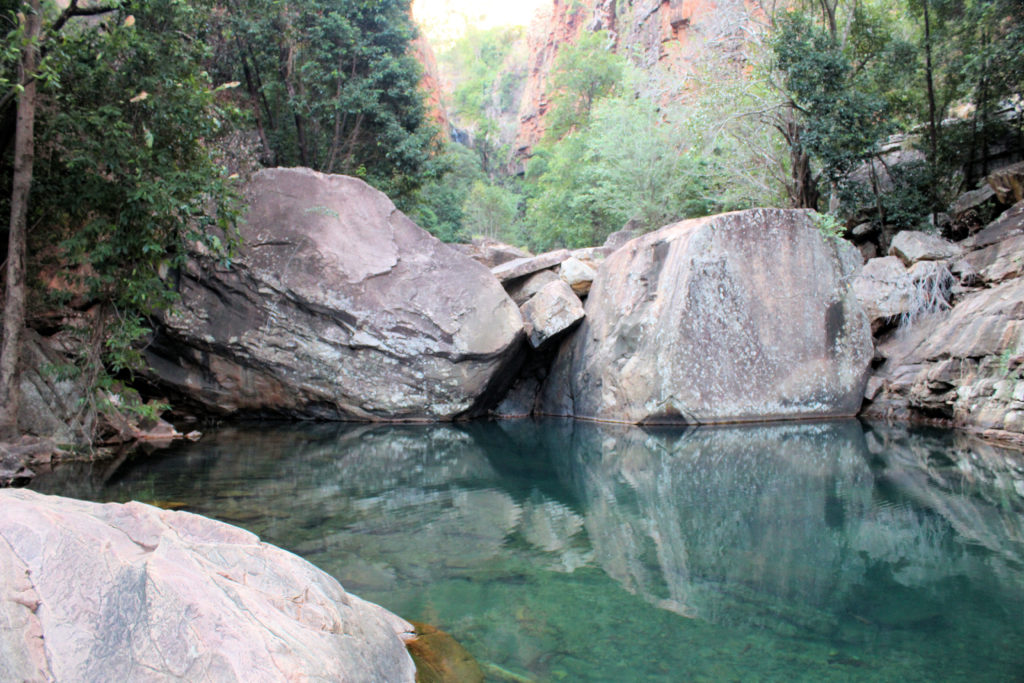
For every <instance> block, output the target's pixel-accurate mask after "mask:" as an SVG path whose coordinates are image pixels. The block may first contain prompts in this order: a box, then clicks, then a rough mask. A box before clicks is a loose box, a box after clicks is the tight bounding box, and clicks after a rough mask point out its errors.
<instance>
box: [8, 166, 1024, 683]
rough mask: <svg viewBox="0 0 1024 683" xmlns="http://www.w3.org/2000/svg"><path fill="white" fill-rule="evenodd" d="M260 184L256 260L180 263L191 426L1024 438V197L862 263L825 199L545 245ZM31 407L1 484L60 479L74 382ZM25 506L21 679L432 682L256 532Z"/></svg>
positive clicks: (170, 341)
mask: <svg viewBox="0 0 1024 683" xmlns="http://www.w3.org/2000/svg"><path fill="white" fill-rule="evenodd" d="M249 196H250V199H251V204H250V212H249V216H248V220H247V221H246V223H245V227H244V229H243V237H244V239H245V245H246V246H245V247H244V248H243V251H242V253H241V254H239V256H238V259H237V261H236V262H235V263H234V264H233V265H232V267H231V268H224V267H221V266H219V265H218V264H215V263H213V262H211V261H210V260H208V259H206V258H205V257H204V256H203V255H202V254H199V253H197V254H195V255H194V258H193V259H192V261H191V262H190V264H189V266H188V267H187V268H186V269H184V270H183V271H182V272H181V273H178V274H176V275H175V277H177V278H178V283H179V289H180V292H181V294H182V305H181V307H180V308H179V309H178V310H175V311H173V312H169V313H167V314H166V315H165V317H164V318H163V320H162V321H161V325H160V326H159V328H158V329H157V331H156V332H155V334H154V336H153V338H152V339H151V340H149V344H148V345H147V347H146V349H145V353H146V356H147V359H148V361H149V363H150V366H151V368H152V369H151V371H150V373H149V375H148V376H147V377H146V378H145V380H146V383H147V385H148V387H149V390H150V391H151V392H154V393H155V394H157V395H159V396H161V397H166V398H168V399H170V400H171V401H172V402H173V403H174V404H175V405H176V409H177V411H178V412H177V417H178V418H184V419H186V420H187V419H188V418H191V419H192V420H193V421H199V420H201V419H203V418H204V417H208V416H210V415H214V416H218V417H222V418H244V417H249V418H253V417H255V418H266V417H272V418H286V419H295V418H299V419H320V420H325V419H326V420H344V421H368V422H389V421H398V422H403V421H404V422H447V421H454V420H464V419H469V418H474V417H481V416H497V417H518V416H533V415H536V416H540V415H562V416H567V417H574V418H582V419H591V420H600V421H605V422H620V423H626V424H634V425H650V424H685V425H700V424H720V423H734V422H755V421H765V420H801V419H826V418H835V417H852V416H855V415H858V414H859V415H862V416H866V417H869V418H872V419H884V420H898V421H932V422H939V423H942V424H945V425H949V426H953V427H956V428H959V429H963V430H966V431H972V432H977V433H980V434H981V435H983V436H985V437H988V438H990V439H995V440H999V441H1001V442H1004V443H1012V444H1015V445H1016V446H1018V447H1021V446H1024V339H1022V337H1024V201H1021V199H1022V198H1021V197H1014V198H1015V199H1016V200H1017V203H1016V204H1014V205H1012V206H1011V207H1010V208H1009V209H1007V210H1005V211H1004V212H1002V213H1001V214H1000V215H999V216H998V217H997V218H996V220H994V221H993V222H991V223H990V224H988V225H987V226H984V227H983V228H982V229H980V230H978V231H975V232H974V233H973V234H970V235H969V236H968V237H967V238H966V239H963V240H961V241H960V242H956V243H954V242H950V241H947V240H944V239H942V238H940V237H937V236H935V235H930V234H924V233H910V232H905V233H900V234H899V235H897V236H896V239H893V240H892V244H891V245H890V246H889V249H888V255H886V256H884V257H878V258H872V259H870V260H868V261H867V262H866V263H864V264H863V266H862V258H861V256H860V254H858V252H857V250H856V249H855V248H854V247H853V246H851V245H850V244H849V243H847V242H844V241H842V240H837V239H835V238H831V237H827V236H825V235H823V234H822V233H821V232H820V231H819V230H818V229H817V227H816V225H815V219H814V217H813V215H812V214H810V213H808V212H805V211H796V210H778V209H772V210H768V209H757V210H751V211H743V212H736V213H732V214H724V215H720V216H712V217H708V218H704V219H696V220H691V221H683V222H681V223H677V224H674V225H670V226H666V227H664V228H662V229H661V230H658V231H655V232H652V233H648V234H646V235H641V236H634V235H631V234H628V233H617V234H615V235H613V236H612V238H611V239H610V240H609V242H608V243H607V244H606V245H604V246H602V247H597V248H591V249H583V250H576V251H572V252H570V251H567V250H560V251H556V252H551V253H548V254H541V255H536V256H534V255H530V254H525V253H523V252H521V251H519V250H516V249H515V248H513V247H508V246H507V245H500V244H495V243H488V242H478V243H475V244H473V245H466V246H461V247H454V248H453V247H451V246H448V245H444V244H442V243H440V242H439V241H437V240H436V239H434V238H433V237H431V236H430V235H428V234H427V233H426V232H424V231H423V230H421V229H420V228H418V227H417V226H415V225H414V224H413V223H412V222H411V221H409V220H408V219H407V218H405V217H404V216H403V215H402V214H401V213H400V212H398V211H397V209H395V207H394V205H393V204H392V203H391V202H390V200H388V199H387V197H385V196H384V195H383V194H381V193H379V192H377V191H376V190H373V189H372V188H370V187H369V186H367V185H366V184H365V183H362V182H361V181H359V180H356V179H352V178H344V177H340V176H324V175H322V174H318V173H314V172H312V171H308V170H305V169H270V170H266V171H262V172H260V173H258V174H257V175H256V177H255V179H254V180H253V181H252V184H251V185H250V188H249ZM989 198H991V197H989ZM33 344H34V345H35V346H34V347H33V348H34V349H35V352H36V353H38V354H40V355H41V357H45V356H47V355H48V354H53V353H56V350H55V349H54V348H48V347H47V340H46V339H43V338H38V339H35V338H33ZM37 374H40V373H37ZM26 375H27V376H31V374H30V373H26ZM40 376H41V374H40ZM29 381H31V380H29ZM33 391H34V392H35V393H32V392H33ZM26 395H28V396H30V400H29V401H28V402H27V404H28V405H29V406H30V407H29V409H28V410H27V411H26V421H25V427H26V431H28V432H29V434H27V435H26V437H25V438H24V439H23V440H22V441H21V442H19V443H17V444H8V445H3V446H2V447H0V478H2V480H3V481H2V483H7V484H10V483H23V482H24V481H26V480H27V479H30V478H31V477H32V476H33V474H34V470H35V469H39V468H45V467H48V466H51V464H52V462H53V460H54V455H55V453H57V454H59V453H60V446H59V444H61V443H63V442H66V441H67V440H69V438H70V437H69V435H70V434H71V433H72V432H73V431H74V429H75V425H74V424H73V422H71V421H70V420H68V419H67V417H68V410H67V406H68V405H73V401H74V396H75V395H76V388H75V387H74V385H73V383H68V382H64V383H57V384H55V383H53V382H49V383H45V382H44V383H42V384H41V383H39V382H35V383H33V384H32V386H31V387H29V390H28V391H26ZM58 399H59V400H58ZM62 407H63V408H62ZM62 410H63V411H64V412H63V413H62ZM62 429H63V431H62ZM182 431H185V430H182ZM107 432H108V433H109V434H110V435H111V437H112V439H113V441H112V443H136V444H137V443H142V442H149V441H151V440H152V439H160V440H164V441H166V440H173V439H177V438H183V434H182V432H181V431H178V430H176V429H174V428H173V427H171V426H170V425H169V424H167V423H163V422H162V421H155V422H151V423H145V422H132V421H129V420H126V419H125V420H120V421H118V420H116V419H112V420H111V424H110V425H108V429H107ZM115 466H116V465H115ZM1018 493H1019V492H1018ZM0 510H2V514H0V538H2V539H3V540H4V543H3V544H0V548H2V552H0V573H3V574H4V575H6V579H5V580H4V585H6V586H8V587H10V588H11V590H13V593H10V591H9V593H10V594H9V595H8V596H7V598H6V599H5V600H4V601H2V602H0V608H2V613H0V619H2V620H3V621H4V623H7V624H8V625H9V627H10V628H7V629H5V631H4V632H5V634H6V635H5V636H4V637H3V638H0V677H3V678H12V677H13V678H19V679H26V680H28V679H32V680H35V679H54V678H55V679H61V680H63V679H67V680H71V679H78V678H83V677H84V678H89V677H90V675H92V674H96V673H97V672H102V673H103V675H104V676H109V674H110V673H112V672H113V673H116V674H117V675H118V677H131V676H132V675H134V673H138V671H139V670H141V669H139V668H138V667H144V668H145V670H146V671H147V672H148V673H147V676H148V675H149V674H152V676H151V677H152V678H154V679H164V678H167V679H171V678H176V677H177V678H181V677H183V676H184V677H187V678H194V677H197V676H198V677H203V676H210V677H214V678H218V679H234V680H244V679H245V678H246V677H247V676H250V675H251V674H252V672H253V671H256V670H259V671H264V672H265V673H266V674H267V676H268V677H271V678H273V677H287V676H288V675H289V672H301V675H303V676H309V675H313V674H311V673H310V672H320V673H319V674H316V675H322V676H323V677H324V678H345V679H346V680H357V678H358V677H362V678H360V680H362V679H365V680H413V679H414V677H415V671H414V668H413V663H412V659H411V658H410V656H409V654H408V652H407V651H406V643H407V641H409V640H410V639H412V638H413V637H414V636H413V627H412V626H411V625H410V624H408V623H406V622H404V621H403V620H401V619H399V618H398V617H396V616H394V615H391V614H390V613H387V612H386V611H384V610H383V609H381V608H379V607H377V606H375V605H371V604H369V603H365V602H363V601H361V600H359V599H358V598H356V597H355V596H352V595H350V594H347V593H345V591H344V589H342V588H341V586H340V585H338V584H337V582H336V581H334V580H333V579H331V578H330V577H329V576H327V575H326V574H324V573H323V572H320V571H319V570H317V569H315V568H314V567H312V565H308V564H307V563H304V562H302V561H301V560H299V559H298V558H296V557H294V556H291V555H290V554H288V553H285V552H283V551H281V550H279V549H277V548H274V547H273V546H268V545H266V544H263V543H260V542H259V539H258V538H256V537H255V536H253V535H252V534H249V533H248V532H245V531H242V530H240V529H237V528H234V527H231V526H228V525H225V524H221V523H218V522H213V521H211V520H207V519H204V518H201V517H198V516H195V515H189V514H187V513H180V512H170V511H163V510H159V509H157V508H151V507H149V506H145V505H141V504H138V503H130V504H127V505H97V504H93V503H85V502H81V501H75V500H71V499H63V498H57V497H52V496H43V495H40V494H35V493H31V492H28V491H21V490H15V489H10V490H6V491H0ZM96 547H102V548H104V552H102V553H96V552H94V551H91V550H90V549H94V548H96ZM71 569H73V570H74V572H75V575H74V576H70V575H68V574H67V571H69V570H71ZM111 576H112V577H114V578H113V580H109V579H110V577H111ZM83 587H88V590H86V591H85V592H82V588H83ZM300 587H304V588H302V589H301V590H300ZM93 589H96V590H100V591H101V594H100V595H99V596H98V597H96V596H93V594H92V591H93ZM296 591H298V592H296ZM281 596H292V597H289V598H287V599H284V598H282V597H281ZM97 610H98V611H97ZM97 623H99V624H102V628H99V629H97V628H93V627H92V626H88V627H86V626H83V625H85V624H97ZM62 624H63V626H62ZM69 624H72V625H74V624H77V625H79V626H72V627H70V628H69V627H68V626H67V625H69ZM268 624H271V625H268ZM80 626H81V628H80ZM115 632H116V633H119V634H122V636H123V637H119V638H117V639H115V640H116V642H111V641H110V638H109V636H110V633H115ZM353 636H354V637H353ZM424 647H425V645H424ZM414 651H415V648H414ZM253 667H255V668H253ZM261 667H262V668H261ZM353 676H356V677H357V678H352V677H353Z"/></svg>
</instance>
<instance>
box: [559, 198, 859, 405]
mask: <svg viewBox="0 0 1024 683" xmlns="http://www.w3.org/2000/svg"><path fill="white" fill-rule="evenodd" d="M859 268H860V255H859V254H858V253H857V251H856V249H854V248H853V247H852V246H851V245H849V244H847V243H845V242H842V241H833V240H829V239H826V238H825V237H823V236H822V235H821V233H820V232H819V231H818V230H817V229H816V228H815V226H814V223H813V221H812V219H811V216H810V214H809V213H807V212H804V211H794V210H779V209H756V210H751V211H741V212H736V213H730V214H723V215H720V216H711V217H707V218H700V219H695V220H689V221H683V222H681V223H677V224H675V225H670V226H667V227H665V228H662V229H661V230H658V231H657V232H653V233H649V234H647V235H644V236H642V237H640V238H637V239H636V240H633V241H632V242H630V243H629V244H628V245H626V246H625V247H622V248H620V249H619V250H618V251H616V252H615V253H613V254H611V255H610V256H609V257H608V259H607V260H606V261H605V262H604V264H603V265H602V267H601V269H600V271H599V272H598V276H597V279H596V280H595V281H594V284H593V287H592V289H591V291H590V296H589V298H588V300H587V307H586V318H585V319H584V322H583V325H582V327H580V328H579V329H578V330H577V332H576V333H575V334H574V336H573V337H572V339H571V340H570V341H569V342H567V343H566V345H565V346H564V347H563V349H562V350H561V352H560V355H559V357H558V359H557V360H556V362H555V365H554V367H553V369H552V373H551V376H550V377H549V378H548V380H547V382H546V384H545V386H544V389H543V393H542V396H541V403H540V412H543V413H546V414H553V415H571V416H577V417H585V418H592V419H600V420H613V421H621V422H633V423H657V422H669V423H688V424H704V423H720V422H734V421H754V420H770V419H797V418H808V417H825V416H829V417H832V416H845V415H855V414H856V413H857V411H858V409H859V408H860V404H861V396H862V392H863V387H864V382H865V380H866V377H867V370H868V365H869V362H870V360H871V356H872V339H871V330H870V327H869V325H868V320H867V317H866V316H865V315H864V312H863V310H862V309H861V307H860V304H859V303H858V301H857V299H856V297H855V296H854V295H853V293H852V291H851V290H850V286H849V283H850V281H851V279H852V277H853V276H854V275H856V273H857V272H858V270H859Z"/></svg>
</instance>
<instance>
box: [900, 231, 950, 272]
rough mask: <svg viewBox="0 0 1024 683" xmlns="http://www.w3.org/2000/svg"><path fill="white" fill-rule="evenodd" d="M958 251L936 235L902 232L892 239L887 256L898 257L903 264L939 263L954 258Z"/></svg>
mask: <svg viewBox="0 0 1024 683" xmlns="http://www.w3.org/2000/svg"><path fill="white" fill-rule="evenodd" d="M959 253H960V249H959V248H958V247H957V246H956V245H955V244H953V243H952V242H949V241H947V240H944V239H942V238H941V237H938V236H936V235H929V234H928V233H926V232H919V231H917V230H904V231H903V232H900V233H899V234H897V235H896V237H894V238H893V240H892V244H891V245H890V246H889V254H891V255H894V256H899V257H900V258H901V259H902V260H903V262H904V263H905V264H907V265H908V266H909V265H912V264H914V263H917V262H918V261H939V260H942V259H948V258H952V257H954V256H956V255H957V254H959Z"/></svg>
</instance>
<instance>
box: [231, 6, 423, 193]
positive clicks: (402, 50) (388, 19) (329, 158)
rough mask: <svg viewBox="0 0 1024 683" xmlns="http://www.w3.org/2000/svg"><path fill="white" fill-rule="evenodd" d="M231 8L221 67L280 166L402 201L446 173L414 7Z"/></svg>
mask: <svg viewBox="0 0 1024 683" xmlns="http://www.w3.org/2000/svg"><path fill="white" fill-rule="evenodd" d="M229 7H230V11H229V12H228V14H227V17H226V19H225V20H224V22H223V25H221V26H220V27H219V30H220V32H221V36H222V39H221V40H222V42H221V43H220V49H221V50H222V52H223V53H224V55H223V57H222V62H223V64H224V66H223V67H222V68H224V69H226V71H225V78H230V79H231V80H237V81H240V82H242V84H243V86H244V88H243V90H244V92H245V93H247V94H248V100H249V101H248V102H247V108H248V109H250V110H251V111H252V112H253V116H254V118H255V121H254V122H255V123H256V124H257V126H258V127H261V128H262V130H263V133H264V136H265V138H266V140H267V143H268V145H269V147H270V150H267V151H268V152H269V153H270V155H271V156H272V157H273V159H274V162H275V163H277V164H278V165H284V166H294V165H303V166H308V167H310V168H313V169H316V170H320V171H325V172H329V173H345V174H348V175H358V176H361V177H364V178H365V179H366V180H367V181H369V182H370V183H371V184H373V185H374V186H376V187H377V188H379V189H380V190H382V191H384V192H385V193H387V194H388V195H389V196H391V197H392V198H393V199H396V200H397V199H402V198H407V197H409V196H411V195H412V194H413V193H414V192H415V191H416V189H417V188H418V187H419V186H420V185H421V184H422V183H423V182H425V181H426V180H428V179H430V178H431V177H434V176H435V175H436V174H437V173H438V172H439V170H440V169H438V168H437V167H436V166H435V165H434V164H432V163H431V157H432V155H433V153H434V152H435V151H436V150H435V140H436V139H437V137H438V132H437V130H436V129H435V128H434V127H433V126H432V125H431V124H430V123H429V122H428V120H427V118H426V116H425V107H424V103H423V98H422V96H421V94H420V92H419V89H418V88H419V82H420V78H421V76H422V70H421V68H420V66H419V64H418V63H417V61H416V59H415V57H414V56H413V54H412V53H411V50H410V45H411V41H412V40H413V39H414V37H415V35H416V31H415V27H414V26H413V24H412V20H411V18H410V14H409V0H375V1H373V2H366V1H365V0H291V1H290V2H281V1H279V0H239V1H238V2H237V3H233V4H231V5H230V6H229ZM228 69H229V70H228Z"/></svg>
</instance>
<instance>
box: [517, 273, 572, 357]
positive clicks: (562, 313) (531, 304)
mask: <svg viewBox="0 0 1024 683" xmlns="http://www.w3.org/2000/svg"><path fill="white" fill-rule="evenodd" d="M520 312H521V313H522V314H523V320H525V321H526V333H527V335H528V337H529V340H530V346H532V347H533V348H535V349H536V348H540V347H541V346H543V345H544V344H546V343H548V342H549V341H551V340H553V339H555V338H557V337H558V336H559V335H561V334H562V333H563V332H565V331H567V330H569V329H571V328H572V327H573V326H575V325H576V324H577V323H578V322H579V321H581V320H583V303H582V302H581V301H580V299H579V297H578V296H576V294H574V293H573V290H572V289H571V288H570V287H569V285H568V284H566V283H565V282H564V281H562V280H555V281H554V282H552V283H550V284H548V285H547V286H545V287H544V288H543V289H541V290H540V291H539V292H537V294H536V296H534V297H533V298H532V299H530V300H529V301H527V302H526V303H525V304H523V307H522V308H521V309H520Z"/></svg>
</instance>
